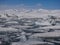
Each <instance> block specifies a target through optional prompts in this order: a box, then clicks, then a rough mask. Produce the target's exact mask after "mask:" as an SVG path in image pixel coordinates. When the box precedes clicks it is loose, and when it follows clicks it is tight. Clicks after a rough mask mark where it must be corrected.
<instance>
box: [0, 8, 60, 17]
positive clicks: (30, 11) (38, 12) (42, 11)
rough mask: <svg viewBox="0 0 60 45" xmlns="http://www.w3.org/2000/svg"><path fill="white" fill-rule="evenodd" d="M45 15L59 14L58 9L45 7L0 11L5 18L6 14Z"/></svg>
mask: <svg viewBox="0 0 60 45" xmlns="http://www.w3.org/2000/svg"><path fill="white" fill-rule="evenodd" d="M47 15H54V16H58V17H59V16H60V10H47V9H24V8H21V9H8V10H3V11H0V16H1V17H5V18H7V17H8V16H18V17H19V18H34V17H38V18H39V17H46V16H47Z"/></svg>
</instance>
